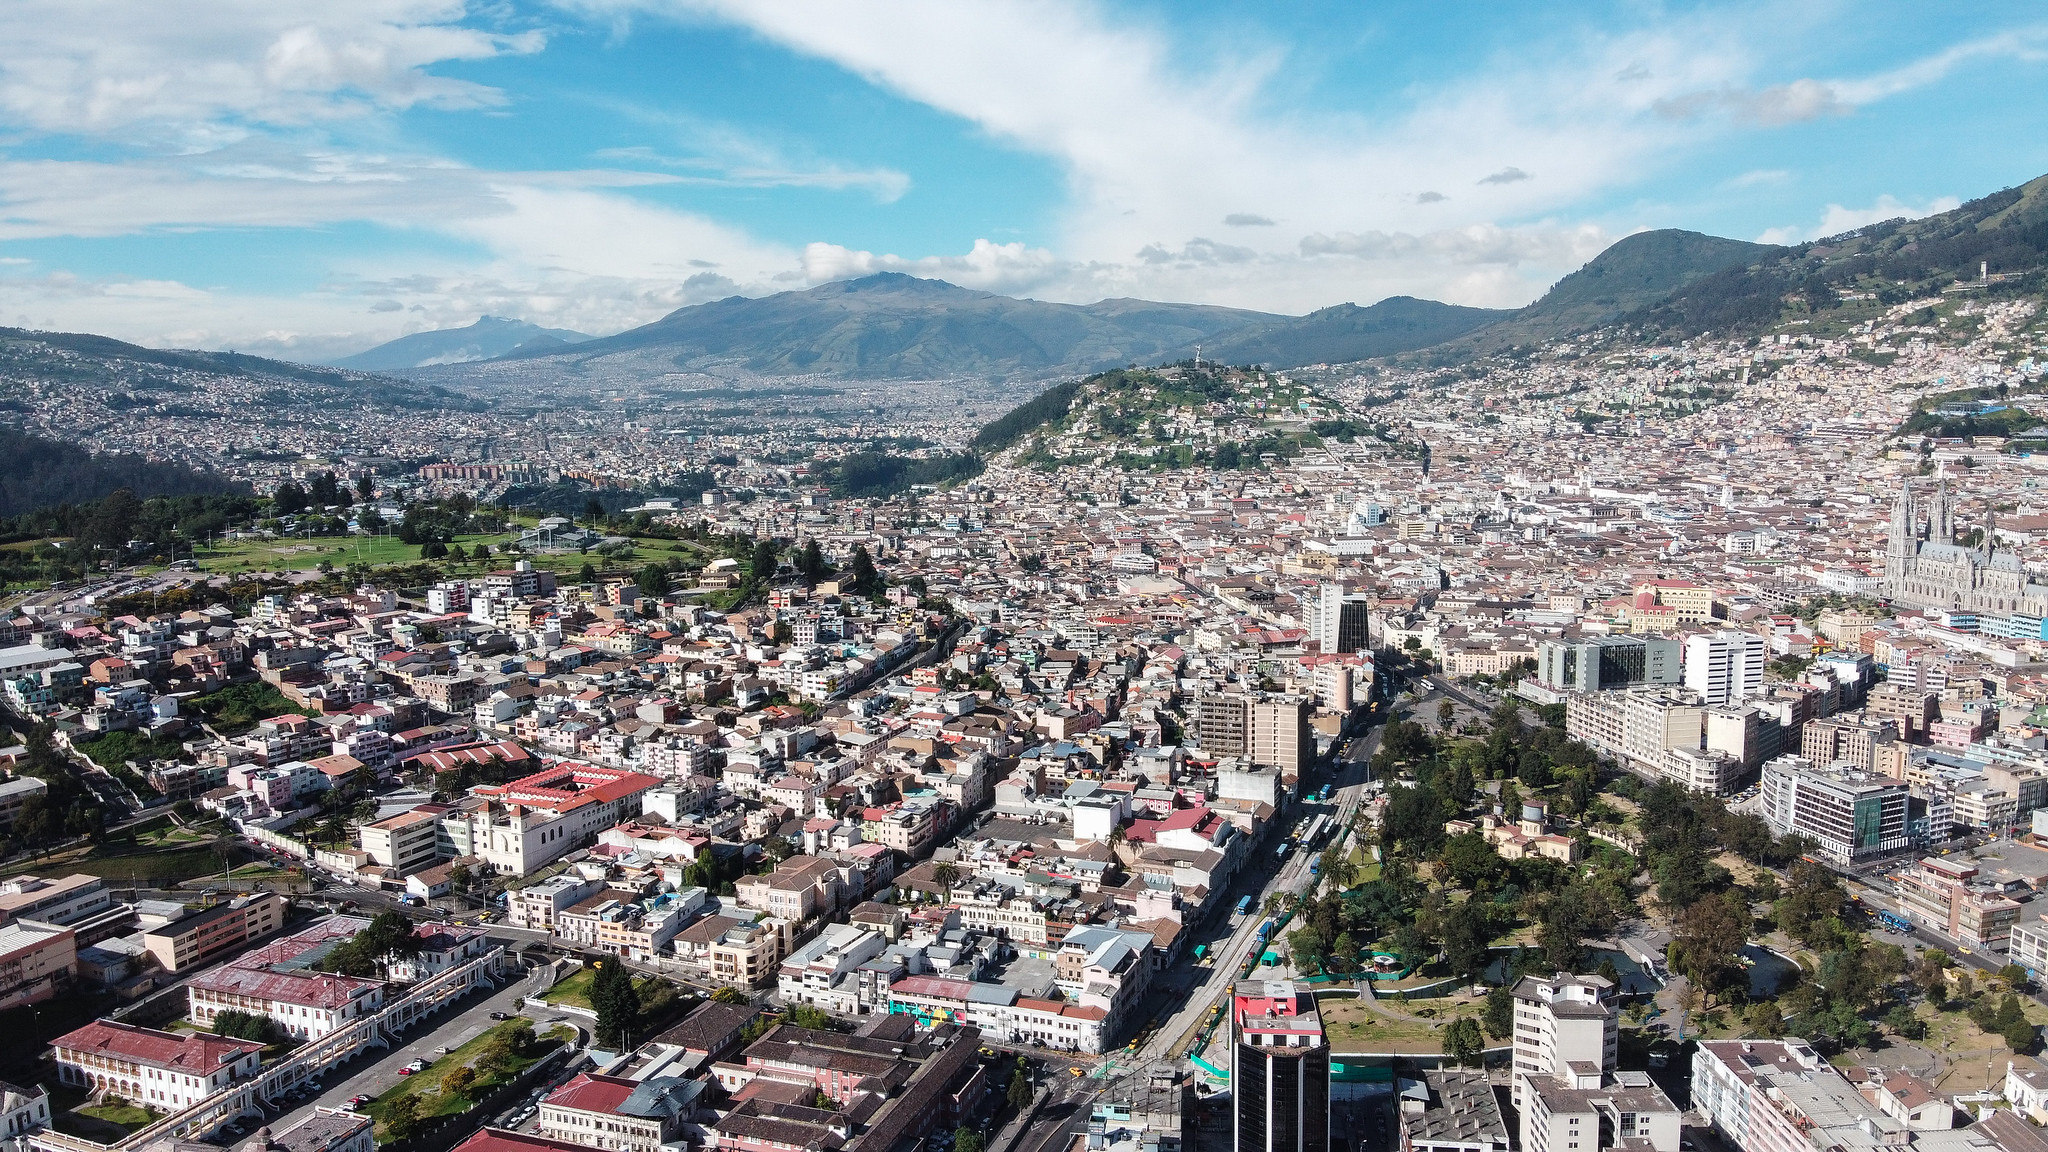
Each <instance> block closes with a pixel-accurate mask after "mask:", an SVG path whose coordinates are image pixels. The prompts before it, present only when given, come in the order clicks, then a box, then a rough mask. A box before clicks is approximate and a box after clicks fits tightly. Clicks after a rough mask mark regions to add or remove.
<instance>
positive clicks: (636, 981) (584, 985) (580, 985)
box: [548, 968, 661, 1008]
mask: <svg viewBox="0 0 2048 1152" xmlns="http://www.w3.org/2000/svg"><path fill="white" fill-rule="evenodd" d="M596 980H597V969H595V968H578V969H577V970H576V972H575V974H574V975H571V976H568V977H566V978H564V979H563V980H562V981H561V982H559V983H557V984H556V985H555V986H554V987H553V988H550V989H548V1003H550V1004H572V1005H575V1006H576V1007H578V1008H594V1007H596V1005H594V1004H592V1003H591V1002H590V986H591V984H593V983H595V982H596ZM660 983H661V981H659V980H656V979H655V978H654V977H652V976H636V977H634V978H633V988H634V990H635V991H637V992H639V993H640V1003H641V1004H642V1005H643V1006H644V1005H645V1004H646V1003H647V1000H648V997H649V995H650V994H651V993H653V992H654V991H655V989H656V987H657V986H658V985H659V984H660Z"/></svg>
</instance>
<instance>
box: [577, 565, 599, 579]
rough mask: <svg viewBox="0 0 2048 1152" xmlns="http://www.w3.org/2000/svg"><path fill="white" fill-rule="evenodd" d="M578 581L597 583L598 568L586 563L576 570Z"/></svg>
mask: <svg viewBox="0 0 2048 1152" xmlns="http://www.w3.org/2000/svg"><path fill="white" fill-rule="evenodd" d="M576 582H577V583H578V584H595V583H597V568H596V567H595V566H594V565H591V564H589V563H585V564H584V565H583V567H581V568H578V569H577V570H576Z"/></svg>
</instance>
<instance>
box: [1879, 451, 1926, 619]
mask: <svg viewBox="0 0 2048 1152" xmlns="http://www.w3.org/2000/svg"><path fill="white" fill-rule="evenodd" d="M1919 551H1920V522H1919V516H1918V515H1917V513H1916V511H1915V509H1914V507H1913V481H1912V480H1910V479H1908V480H1906V481H1905V482H1904V483H1902V484H1900V485H1899V498H1898V499H1897V500H1896V501H1894V502H1893V504H1892V523H1891V531H1890V533H1889V534H1888V535H1887V537H1886V539H1885V549H1884V586H1885V593H1886V594H1887V595H1892V596H1896V595H1898V593H1899V589H1900V588H1901V587H1902V586H1903V585H1904V582H1905V579H1906V577H1907V575H1908V574H1909V573H1911V571H1912V569H1913V559H1914V557H1915V556H1916V555H1917V554H1918V553H1919Z"/></svg>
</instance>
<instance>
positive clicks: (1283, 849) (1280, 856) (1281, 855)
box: [1273, 843, 1294, 860]
mask: <svg viewBox="0 0 2048 1152" xmlns="http://www.w3.org/2000/svg"><path fill="white" fill-rule="evenodd" d="M1293 847H1294V845H1292V844H1286V843H1283V844H1281V845H1280V850H1279V851H1278V852H1275V853H1273V859H1275V860H1285V859H1287V852H1288V849H1290V848H1293Z"/></svg>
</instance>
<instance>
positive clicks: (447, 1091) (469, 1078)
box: [441, 1064, 476, 1099]
mask: <svg viewBox="0 0 2048 1152" xmlns="http://www.w3.org/2000/svg"><path fill="white" fill-rule="evenodd" d="M474 1087H476V1069H474V1068H471V1067H470V1066H469V1065H467V1064H457V1065H456V1066H455V1067H453V1068H450V1069H449V1070H448V1074H447V1075H445V1076H443V1077H441V1094H442V1095H443V1096H459V1097H462V1098H464V1099H467V1098H468V1096H469V1090H470V1089H472V1088H474Z"/></svg>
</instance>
